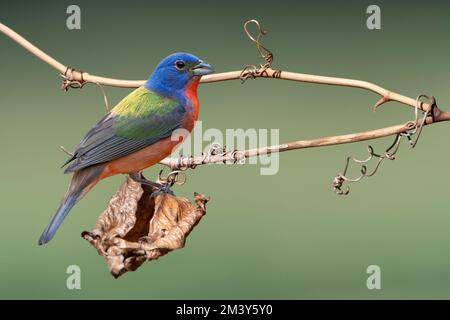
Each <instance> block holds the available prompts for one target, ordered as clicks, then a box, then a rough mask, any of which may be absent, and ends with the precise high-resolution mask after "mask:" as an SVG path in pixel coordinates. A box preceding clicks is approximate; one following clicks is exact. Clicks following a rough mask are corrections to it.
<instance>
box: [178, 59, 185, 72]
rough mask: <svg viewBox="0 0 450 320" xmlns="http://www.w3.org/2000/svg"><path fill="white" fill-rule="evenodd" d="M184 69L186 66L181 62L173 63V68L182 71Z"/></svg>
mask: <svg viewBox="0 0 450 320" xmlns="http://www.w3.org/2000/svg"><path fill="white" fill-rule="evenodd" d="M185 67H186V64H185V63H184V61H182V60H177V61H175V68H177V69H178V70H183V69H184V68H185Z"/></svg>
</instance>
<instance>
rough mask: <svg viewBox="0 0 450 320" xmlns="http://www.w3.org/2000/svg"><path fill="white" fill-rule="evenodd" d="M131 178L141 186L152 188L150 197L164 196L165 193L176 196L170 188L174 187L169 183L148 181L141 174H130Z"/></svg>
mask: <svg viewBox="0 0 450 320" xmlns="http://www.w3.org/2000/svg"><path fill="white" fill-rule="evenodd" d="M130 177H131V179H133V180H134V181H136V182H139V183H140V184H143V185H146V186H149V187H151V188H152V193H151V194H150V197H154V196H156V195H158V194H163V193H168V194H171V195H174V193H173V191H172V190H171V189H170V187H171V186H172V185H171V184H169V183H158V182H153V181H150V180H147V179H146V178H144V176H143V175H142V173H141V172H133V173H130Z"/></svg>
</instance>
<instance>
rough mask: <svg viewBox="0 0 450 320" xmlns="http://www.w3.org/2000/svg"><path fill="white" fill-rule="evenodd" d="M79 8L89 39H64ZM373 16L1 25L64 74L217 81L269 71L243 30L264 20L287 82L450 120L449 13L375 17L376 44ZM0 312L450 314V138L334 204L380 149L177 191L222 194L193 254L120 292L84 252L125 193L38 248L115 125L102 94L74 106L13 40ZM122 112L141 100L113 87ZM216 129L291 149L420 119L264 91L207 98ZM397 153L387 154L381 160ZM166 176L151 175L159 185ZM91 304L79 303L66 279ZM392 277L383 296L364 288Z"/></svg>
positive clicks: (352, 8) (4, 111)
mask: <svg viewBox="0 0 450 320" xmlns="http://www.w3.org/2000/svg"><path fill="white" fill-rule="evenodd" d="M74 3H75V4H78V5H79V6H80V7H81V12H82V29H81V30H73V31H71V30H68V29H67V28H66V22H65V21H66V18H67V14H66V8H67V6H68V5H70V4H74ZM370 4H372V2H371V1H322V0H318V1H313V2H301V1H290V2H288V1H284V2H264V1H261V0H259V1H254V2H251V1H247V2H242V1H236V2H231V1H221V2H212V1H193V2H189V3H187V2H186V1H164V2H163V1H129V2H124V1H95V2H93V1H76V2H72V1H70V2H69V1H45V2H35V1H20V0H19V1H7V0H2V1H1V2H0V21H1V22H3V23H5V24H6V25H8V26H10V27H12V28H13V29H15V30H16V31H18V32H19V33H21V34H22V35H23V36H25V37H26V38H28V39H29V40H30V41H32V42H33V43H35V44H36V45H38V46H39V47H40V48H41V49H43V50H44V51H46V52H48V53H49V54H51V55H53V56H54V57H55V58H57V59H58V60H60V61H61V62H63V63H66V64H70V65H71V66H74V67H76V68H79V69H82V70H86V71H88V72H89V73H92V74H98V75H104V76H110V77H116V78H122V79H144V78H146V77H147V76H148V75H149V74H150V72H151V70H152V69H153V67H154V66H155V65H156V64H157V63H158V62H159V60H160V59H161V58H162V57H164V56H166V55H167V54H169V53H172V52H174V51H180V50H183V51H188V52H192V53H195V54H197V55H199V56H201V57H202V58H204V59H205V60H207V61H208V62H210V63H212V64H213V65H214V66H215V68H216V70H217V71H218V72H221V71H230V70H239V69H241V68H242V67H243V66H244V65H247V64H252V63H259V62H260V61H259V60H258V58H257V55H256V50H255V48H254V45H253V44H252V43H251V42H250V41H249V40H248V39H247V38H246V36H245V35H244V33H243V30H242V23H243V22H244V21H245V20H247V19H249V18H256V19H259V20H260V22H261V23H262V25H263V27H264V28H265V29H267V30H269V36H268V37H266V38H265V39H264V43H265V45H266V46H267V47H268V48H270V49H272V51H273V52H274V54H275V62H274V67H275V68H280V69H283V70H290V71H298V72H305V73H315V74H322V75H336V76H342V77H352V78H357V79H364V80H369V81H373V82H375V83H377V84H380V85H382V86H384V87H387V88H391V89H393V90H395V91H397V92H400V93H403V94H406V95H409V96H412V97H415V96H417V95H418V94H420V93H428V94H432V95H435V96H436V97H437V98H438V102H440V106H441V107H442V108H443V109H446V107H448V106H449V102H450V91H449V89H448V88H449V78H450V76H449V67H450V66H449V63H448V59H449V58H448V57H449V54H450V42H449V34H450V33H449V30H450V19H448V12H449V10H450V2H444V1H439V2H438V1H432V2H425V1H402V2H401V1H396V2H395V3H394V2H392V1H389V2H387V1H377V4H378V5H379V6H380V7H381V10H382V29H381V30H380V31H370V30H368V29H367V28H366V19H367V16H368V15H367V14H366V8H367V6H368V5H370ZM0 48H1V50H0V69H1V77H0V92H1V94H0V110H1V111H0V137H1V138H0V146H1V148H0V150H1V151H0V152H1V157H0V159H1V160H0V161H1V164H2V165H1V167H0V177H1V182H2V183H1V184H0V200H1V202H0V217H1V224H0V244H1V245H0V247H1V248H2V252H3V254H2V259H1V262H0V298H38V299H40V298H42V299H44V298H61V299H62V298H64V299H72V298H87V299H94V298H95V299H102V298H120V299H166V298H183V299H187V298H192V299H197V298H203V299H205V298H206V299H210V298H255V299H257V298H280V299H304V298H344V299H345V298H369V299H379V298H450V233H449V232H448V229H449V226H450V212H449V207H450V197H449V195H448V181H449V180H450V169H448V162H449V159H450V150H449V148H448V137H449V132H450V127H449V125H448V124H447V123H444V124H438V125H435V126H432V127H430V128H426V129H425V132H424V134H423V136H422V138H421V141H420V142H419V145H418V147H417V148H416V150H413V151H412V150H410V149H409V148H408V147H407V145H406V144H404V145H402V147H401V150H400V153H399V156H398V159H397V160H396V161H394V162H389V163H385V164H384V165H383V167H382V168H381V170H380V172H379V173H378V174H377V175H376V177H374V178H370V179H367V180H365V181H364V182H362V183H359V184H357V185H352V192H351V194H350V195H349V196H348V197H339V196H336V195H335V194H334V193H333V192H332V190H331V181H332V178H333V177H334V176H335V174H336V173H337V172H338V171H340V170H342V168H343V165H344V161H345V158H346V156H347V155H349V154H353V155H357V156H360V157H364V156H365V155H366V147H367V144H368V143H366V142H364V143H357V144H351V145H344V146H336V147H328V148H320V149H310V150H301V151H294V152H289V153H285V154H282V155H281V157H280V171H279V173H278V174H277V175H274V176H261V175H260V174H259V168H258V166H256V165H249V166H233V167H227V166H203V167H201V168H198V169H197V170H195V172H194V171H191V172H189V177H188V183H187V185H185V186H183V187H178V188H176V189H175V191H176V192H177V193H178V194H180V195H185V196H187V197H192V193H193V191H198V192H202V193H205V194H207V195H210V196H211V198H212V200H211V202H210V204H209V205H208V213H207V215H206V216H205V218H204V219H203V220H202V222H201V223H200V225H199V226H198V227H197V228H196V229H195V231H194V232H193V233H192V235H191V236H190V237H189V239H188V242H187V245H186V248H184V249H183V250H178V251H175V252H173V253H171V254H170V255H168V256H166V257H163V258H161V259H160V260H158V261H156V262H152V263H148V264H146V265H145V266H143V267H142V268H141V269H139V270H138V271H137V272H134V273H129V274H126V275H125V276H123V277H122V278H120V279H118V280H114V279H113V278H112V277H111V276H110V275H109V273H108V271H107V269H106V266H105V264H104V261H103V259H102V258H101V257H99V256H98V255H97V253H96V251H95V250H94V249H93V248H92V247H91V246H90V245H89V244H88V243H87V242H86V241H84V240H83V239H81V238H80V232H81V231H82V230H88V229H91V228H92V226H93V225H94V223H95V220H96V218H97V215H98V214H99V213H100V212H101V211H102V210H103V208H104V206H105V204H106V202H107V201H108V199H109V197H110V196H111V194H112V193H113V192H114V191H115V189H116V188H117V187H118V186H119V185H120V183H121V182H122V180H123V177H115V178H111V179H108V180H106V181H103V182H102V183H100V184H99V185H98V186H97V187H96V188H95V189H94V190H93V191H92V192H90V193H89V195H88V196H87V197H86V198H85V199H83V200H82V201H81V202H80V203H79V205H77V207H75V209H74V210H73V211H72V214H71V215H70V216H69V217H68V218H67V219H66V221H65V223H64V224H63V225H62V227H61V229H60V230H59V232H58V234H57V236H56V237H55V239H54V240H53V241H52V242H51V243H50V244H49V245H47V246H45V247H38V246H37V239H38V236H39V235H40V233H41V231H42V230H43V228H44V227H45V225H46V224H47V222H48V220H49V219H50V216H51V215H52V214H53V213H54V210H55V209H56V207H57V205H58V203H59V201H60V199H61V197H62V195H63V193H64V191H65V189H66V187H67V183H68V181H69V176H66V175H63V174H62V170H61V169H59V166H60V165H61V164H62V163H63V161H64V160H65V159H66V155H65V154H64V153H62V152H61V151H60V150H59V146H60V145H64V146H66V147H67V148H69V149H71V148H73V147H74V146H75V145H76V144H77V143H78V141H79V139H80V138H81V137H82V135H83V134H84V133H85V132H86V131H87V130H88V129H89V128H90V127H91V126H92V125H93V124H94V123H95V122H96V121H97V120H98V119H99V118H100V117H101V116H102V114H103V113H104V106H103V102H102V98H101V95H100V93H99V89H98V88H97V87H96V86H95V85H87V86H86V87H85V88H84V89H83V90H71V91H70V92H69V93H67V94H65V93H63V92H62V91H60V90H59V85H60V79H59V77H58V74H57V73H56V72H55V71H54V70H53V69H52V68H50V67H49V66H48V65H46V64H44V63H43V62H41V61H40V60H38V59H36V58H35V57H34V56H32V55H30V54H29V53H27V52H26V51H25V50H24V49H22V48H21V47H19V46H18V45H17V44H16V43H14V42H12V41H11V40H10V39H8V38H6V37H5V36H3V35H1V36H0ZM106 90H107V93H108V96H109V99H110V103H111V104H114V103H115V102H117V101H118V100H119V99H120V98H121V97H123V96H124V95H125V94H127V93H128V92H129V91H130V90H128V89H117V88H106ZM199 94H200V99H201V114H200V118H201V119H202V120H203V124H204V129H207V128H219V129H221V130H225V129H226V128H279V129H280V139H281V141H290V140H297V139H304V138H313V137H319V136H324V135H333V134H339V133H348V132H354V131H360V130H366V129H372V128H377V127H381V126H386V125H391V124H395V123H399V122H403V121H406V120H409V119H411V118H412V117H413V112H412V109H410V108H406V107H404V106H401V105H399V104H396V103H390V104H388V105H385V106H383V107H382V108H381V109H380V110H379V111H377V112H376V113H373V112H372V111H371V109H370V107H371V106H372V105H373V104H374V102H375V101H376V100H377V99H378V97H377V96H376V95H374V94H372V93H370V92H365V91H361V90H357V89H349V88H337V87H331V86H318V85H312V84H301V83H292V82H286V81H278V80H264V79H258V80H253V81H247V82H246V83H245V84H244V85H242V84H241V83H240V82H239V81H230V82H223V83H214V84H207V85H202V86H201V87H200V90H199ZM390 142H391V138H389V139H382V140H379V141H376V142H373V143H371V144H372V145H373V146H374V147H375V148H376V150H379V151H382V150H383V148H385V147H387V146H388V144H389V143H390ZM157 170H158V169H157V168H155V169H152V170H150V173H148V175H151V174H155V173H156V172H157ZM71 264H76V265H79V266H80V267H81V270H82V283H81V285H82V289H81V290H72V291H71V290H68V289H67V288H66V278H67V276H68V275H67V274H66V273H65V271H66V268H67V266H68V265H71ZM372 264H376V265H379V266H380V267H381V272H382V289H381V290H368V289H367V288H366V279H367V276H368V275H367V274H366V268H367V266H369V265H372Z"/></svg>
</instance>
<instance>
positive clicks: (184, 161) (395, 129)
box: [0, 20, 450, 191]
mask: <svg viewBox="0 0 450 320" xmlns="http://www.w3.org/2000/svg"><path fill="white" fill-rule="evenodd" d="M250 23H254V24H256V26H257V28H258V31H259V33H258V35H257V36H256V37H254V36H252V35H251V34H250V32H249V31H248V29H247V27H248V25H249V24H250ZM244 30H245V32H246V34H247V36H248V37H249V38H250V39H251V40H252V41H253V42H255V43H256V47H257V49H258V51H259V53H260V55H261V58H262V59H264V60H265V63H264V64H261V65H260V66H259V67H256V66H254V65H252V66H246V67H245V68H244V70H242V71H230V72H223V73H217V74H212V75H206V76H203V77H202V78H201V81H200V82H201V83H212V82H220V81H228V80H242V81H245V80H247V79H249V78H253V79H254V78H271V79H283V80H289V81H296V82H306V83H316V84H322V85H334V86H343V87H353V88H359V89H364V90H368V91H371V92H374V93H376V94H378V95H379V96H380V99H379V100H378V101H377V102H376V103H375V104H374V109H377V108H378V107H380V106H381V105H383V104H385V103H387V102H389V101H397V102H399V103H401V104H404V105H407V106H410V107H413V108H415V112H416V121H415V122H414V121H409V122H406V123H402V124H398V125H394V126H390V127H385V128H380V129H375V130H369V131H364V132H358V133H351V134H345V135H337V136H330V137H322V138H317V139H311V140H298V141H293V142H288V143H284V144H280V145H274V146H268V147H262V148H257V149H249V150H242V151H239V150H234V151H226V150H221V151H220V150H217V148H216V150H213V152H210V153H209V154H207V155H202V156H197V157H180V158H166V159H164V160H162V161H161V164H164V165H167V166H169V167H170V168H172V170H175V171H176V172H179V170H180V169H187V168H194V167H195V166H198V165H202V164H208V163H219V162H221V163H236V162H239V161H241V160H243V159H245V158H249V157H254V156H259V155H264V154H270V153H274V152H284V151H289V150H299V149H305V148H313V147H323V146H330V145H337V144H345V143H352V142H358V141H365V140H373V139H378V138H382V137H387V136H392V135H400V134H404V135H408V134H409V135H410V136H411V135H412V134H410V133H408V132H410V131H411V130H413V131H414V133H415V132H416V131H417V129H418V126H419V123H418V121H417V112H418V111H419V110H420V111H422V112H423V113H424V118H423V121H422V123H420V130H421V129H422V127H423V126H426V125H430V124H433V123H437V122H442V121H450V112H445V111H441V110H440V109H439V108H438V107H437V105H436V103H435V100H434V98H433V101H434V102H433V103H426V102H423V101H420V97H421V96H419V98H417V99H413V98H410V97H407V96H404V95H401V94H399V93H396V92H393V91H390V90H387V89H385V88H383V87H381V86H379V85H376V84H374V83H371V82H368V81H362V80H356V79H347V78H338V77H328V76H319V75H312V74H304V73H296V72H288V71H282V70H275V69H272V68H271V65H272V62H273V54H272V53H271V52H270V51H269V50H268V49H267V48H266V47H264V46H263V45H262V44H261V38H262V36H264V35H266V34H267V31H264V30H262V29H261V27H260V25H259V23H258V21H256V20H249V21H247V22H246V23H245V24H244ZM0 31H1V32H2V33H4V34H5V35H6V36H8V37H9V38H11V39H12V40H13V41H15V42H17V43H18V44H19V45H21V46H22V47H23V48H25V49H26V50H28V51H29V52H30V53H32V54H33V55H35V56H36V57H38V58H39V59H41V60H42V61H44V62H46V63H47V64H49V65H50V66H52V67H53V68H55V69H56V70H57V71H58V72H59V73H60V74H61V75H62V76H63V77H64V78H65V80H64V81H65V86H64V89H66V90H67V89H68V87H82V86H83V85H84V84H85V83H89V82H92V83H95V84H97V85H107V86H114V87H128V88H132V87H139V86H142V85H143V84H144V82H145V80H121V79H113V78H105V77H101V76H96V75H91V74H89V73H87V72H83V71H80V70H75V69H72V68H70V67H68V66H66V65H64V64H62V63H60V62H59V61H58V60H56V59H54V58H53V57H51V56H50V55H48V54H47V53H45V52H44V51H42V50H41V49H39V48H37V47H36V46H35V45H33V44H32V43H30V42H29V41H28V40H26V39H25V38H24V37H22V36H21V35H20V34H18V33H17V32H15V31H14V30H12V29H11V28H9V27H7V26H6V25H4V24H2V23H0ZM429 100H431V99H429ZM408 138H409V137H408ZM370 148H371V147H370ZM369 150H371V149H369ZM388 150H389V149H388ZM372 151H373V150H372ZM386 157H387V158H389V154H387V156H386ZM380 158H382V157H380ZM355 162H357V163H362V162H363V161H359V160H356V161H355ZM347 167H348V162H347ZM347 167H346V169H347ZM377 167H378V165H377ZM364 170H366V169H365V166H363V168H362V172H363V175H364V174H365V171H364ZM345 171H346V170H345ZM366 176H367V175H366ZM344 178H345V179H344ZM336 179H338V180H339V179H341V180H339V181H337V180H336ZM355 180H359V178H358V179H355ZM343 181H350V182H351V181H352V179H348V178H346V177H345V176H343V175H340V174H338V176H337V177H336V178H335V183H337V184H335V187H336V185H337V187H338V189H339V188H340V185H339V182H340V183H341V184H342V182H343ZM335 191H336V190H335ZM339 191H340V189H339Z"/></svg>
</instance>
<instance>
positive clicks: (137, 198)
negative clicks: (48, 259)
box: [81, 177, 209, 278]
mask: <svg viewBox="0 0 450 320" xmlns="http://www.w3.org/2000/svg"><path fill="white" fill-rule="evenodd" d="M153 191H154V190H153V189H152V188H151V187H149V186H147V185H141V183H139V182H136V181H134V180H133V179H131V178H130V177H128V178H127V180H126V181H125V182H124V183H123V184H122V186H121V187H120V188H119V190H117V192H116V193H115V195H114V196H113V197H112V198H111V200H110V201H109V204H108V206H107V208H106V209H105V210H104V211H103V213H102V214H101V215H100V216H99V218H98V219H97V223H96V225H95V227H94V229H93V230H92V231H90V232H89V231H84V232H83V233H82V234H81V235H82V237H83V238H84V239H86V240H87V241H89V243H91V244H92V245H93V246H94V247H95V248H96V249H97V251H98V253H99V254H100V255H101V256H103V257H105V259H106V263H107V265H108V268H109V271H110V272H111V274H112V275H113V276H114V277H116V278H117V277H119V276H120V275H122V274H124V273H125V272H127V271H134V270H136V269H137V268H139V267H140V266H141V265H142V264H143V263H144V262H145V261H146V260H149V261H150V260H156V259H158V258H159V257H161V256H163V255H165V254H167V253H168V252H170V251H172V250H175V249H178V248H182V247H184V244H185V242H186V237H187V236H188V235H189V233H190V232H191V231H192V229H193V228H194V227H195V226H196V225H197V224H198V223H199V221H200V219H201V218H202V217H203V216H204V215H205V213H206V208H205V204H206V202H208V200H209V199H208V198H206V197H205V196H203V195H201V194H197V193H195V194H194V195H195V198H194V201H195V203H196V204H197V206H195V205H194V204H192V203H191V202H190V201H189V200H187V199H186V198H182V197H177V196H174V195H171V194H168V193H162V192H159V193H157V194H156V195H153V196H151V194H152V192H153Z"/></svg>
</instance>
